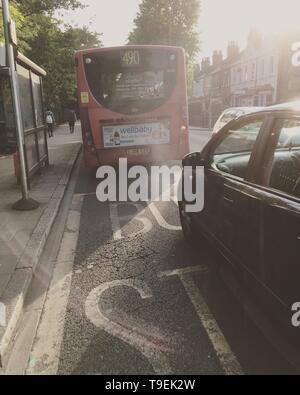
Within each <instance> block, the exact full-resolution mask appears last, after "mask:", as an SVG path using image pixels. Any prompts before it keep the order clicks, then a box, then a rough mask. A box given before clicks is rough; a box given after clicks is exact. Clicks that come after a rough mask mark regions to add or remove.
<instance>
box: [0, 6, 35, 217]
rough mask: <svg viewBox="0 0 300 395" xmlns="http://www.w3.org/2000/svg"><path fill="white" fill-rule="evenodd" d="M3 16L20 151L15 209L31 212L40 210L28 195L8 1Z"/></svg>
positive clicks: (7, 61)
mask: <svg viewBox="0 0 300 395" xmlns="http://www.w3.org/2000/svg"><path fill="white" fill-rule="evenodd" d="M2 14H3V27H4V37H5V47H6V64H7V66H8V67H9V71H10V82H11V90H12V101H13V106H14V112H15V123H16V131H17V140H18V151H19V158H20V168H21V186H22V199H21V200H19V201H17V202H16V203H15V204H14V205H13V208H14V209H15V210H19V211H29V210H35V209H36V208H38V206H39V204H38V202H36V201H35V200H33V199H30V198H29V193H28V182H27V174H26V162H25V150H24V130H23V124H22V115H21V106H20V96H19V89H18V80H17V73H16V65H15V54H14V47H13V44H12V37H11V36H12V35H11V32H10V29H11V26H12V21H11V18H10V12H9V4H8V0H2Z"/></svg>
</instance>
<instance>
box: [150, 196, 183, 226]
mask: <svg viewBox="0 0 300 395" xmlns="http://www.w3.org/2000/svg"><path fill="white" fill-rule="evenodd" d="M148 207H149V209H150V210H151V212H152V214H153V216H154V218H155V219H156V221H157V223H158V224H159V226H161V227H162V228H164V229H166V230H172V231H181V226H175V225H170V224H168V223H167V222H166V221H165V219H164V218H163V217H162V215H161V213H160V211H159V210H158V208H157V207H156V205H155V203H154V202H152V203H150V204H149V205H148Z"/></svg>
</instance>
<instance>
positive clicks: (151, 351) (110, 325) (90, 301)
mask: <svg viewBox="0 0 300 395" xmlns="http://www.w3.org/2000/svg"><path fill="white" fill-rule="evenodd" d="M115 287H130V288H133V289H135V290H136V291H137V292H138V293H139V295H140V297H141V298H142V299H149V298H152V297H153V294H152V291H151V289H150V288H149V287H148V285H147V284H146V283H145V282H143V281H140V280H130V279H129V280H116V281H112V282H108V283H104V284H101V285H100V286H99V287H97V288H95V289H93V290H92V291H91V293H90V294H89V296H88V298H87V300H86V303H85V313H86V316H87V318H88V319H89V320H90V321H91V322H92V323H93V324H94V325H95V326H96V327H97V328H100V329H102V330H104V331H106V332H107V333H108V334H110V335H113V336H115V337H117V338H119V339H121V340H122V341H124V342H126V343H127V344H129V345H130V346H132V347H134V348H135V349H136V350H138V351H139V352H141V353H142V354H143V355H144V356H145V357H146V358H147V360H148V361H149V363H150V364H151V366H152V368H153V370H154V371H155V373H156V374H171V373H172V371H171V369H170V367H169V363H168V359H167V358H166V356H165V355H164V353H163V352H162V351H164V352H167V351H168V350H167V349H166V348H165V347H164V346H163V343H162V342H161V338H158V339H155V338H153V339H151V338H150V337H149V336H148V337H146V336H144V335H143V333H142V331H140V330H139V329H138V328H137V326H138V322H137V323H136V326H135V327H132V324H131V323H129V325H126V322H125V323H124V324H122V325H121V324H119V323H116V322H113V321H111V320H110V319H109V318H107V317H106V316H105V315H104V313H103V312H102V311H101V309H100V307H99V302H100V299H101V296H102V295H103V293H104V292H105V291H107V290H108V289H111V288H115Z"/></svg>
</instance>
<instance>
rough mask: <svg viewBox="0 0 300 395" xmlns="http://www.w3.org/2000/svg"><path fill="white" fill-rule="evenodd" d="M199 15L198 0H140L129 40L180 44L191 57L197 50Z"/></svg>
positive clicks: (143, 42)
mask: <svg viewBox="0 0 300 395" xmlns="http://www.w3.org/2000/svg"><path fill="white" fill-rule="evenodd" d="M199 15H200V0H143V1H142V3H141V4H140V10H139V13H138V15H137V17H136V19H135V20H134V24H135V27H134V29H133V31H132V32H131V33H130V35H129V43H130V44H158V45H159V44H160V45H176V46H181V47H183V48H185V50H186V52H187V54H188V57H189V59H190V60H192V59H194V57H195V56H196V55H197V53H198V52H199V49H200V39H199V32H198V31H197V25H198V20H199Z"/></svg>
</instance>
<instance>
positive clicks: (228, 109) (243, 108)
mask: <svg viewBox="0 0 300 395" xmlns="http://www.w3.org/2000/svg"><path fill="white" fill-rule="evenodd" d="M263 109H265V107H229V108H227V109H226V110H225V111H224V113H226V112H230V111H236V112H238V111H242V112H244V113H251V112H256V111H259V110H263Z"/></svg>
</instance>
